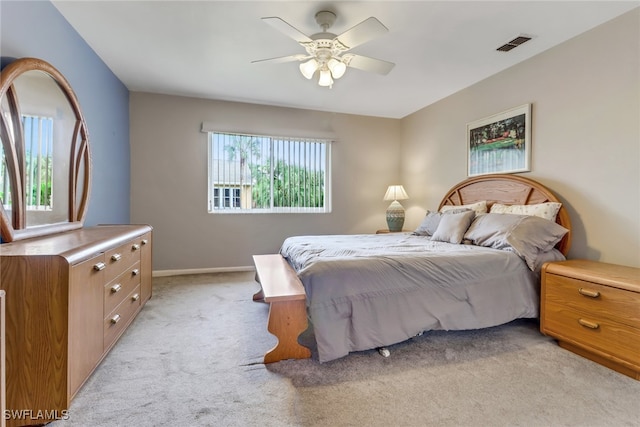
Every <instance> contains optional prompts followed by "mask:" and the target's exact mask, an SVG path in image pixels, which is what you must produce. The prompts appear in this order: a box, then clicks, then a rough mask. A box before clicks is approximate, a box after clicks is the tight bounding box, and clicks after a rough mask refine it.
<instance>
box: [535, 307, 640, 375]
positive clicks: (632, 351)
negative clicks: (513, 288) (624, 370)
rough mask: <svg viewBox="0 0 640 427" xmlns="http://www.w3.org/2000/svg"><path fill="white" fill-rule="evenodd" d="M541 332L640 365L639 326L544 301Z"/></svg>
mask: <svg viewBox="0 0 640 427" xmlns="http://www.w3.org/2000/svg"><path fill="white" fill-rule="evenodd" d="M544 325H545V326H544V327H545V330H544V332H545V333H548V334H549V335H552V336H554V337H556V338H558V339H560V340H565V341H569V342H574V343H576V344H581V345H582V346H585V347H587V348H594V349H598V350H600V351H601V352H603V353H607V354H612V355H615V357H618V358H620V359H624V360H626V361H628V362H631V363H633V364H635V365H640V329H636V328H632V327H630V326H628V325H625V324H622V323H619V322H615V321H612V320H610V319H607V318H602V317H598V316H597V314H594V313H586V312H581V311H579V310H574V309H572V308H569V307H568V306H566V305H564V306H563V305H562V304H558V303H554V302H549V301H547V304H546V307H545V318H544Z"/></svg>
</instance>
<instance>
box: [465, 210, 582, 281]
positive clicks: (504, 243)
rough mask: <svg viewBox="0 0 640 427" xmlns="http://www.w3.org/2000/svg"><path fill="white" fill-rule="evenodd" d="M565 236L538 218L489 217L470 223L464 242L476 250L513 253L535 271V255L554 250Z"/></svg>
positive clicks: (552, 224)
mask: <svg viewBox="0 0 640 427" xmlns="http://www.w3.org/2000/svg"><path fill="white" fill-rule="evenodd" d="M568 232H569V230H567V229H566V228H564V227H562V226H561V225H559V224H557V223H555V222H553V221H549V220H547V219H544V218H540V217H537V216H529V215H516V214H499V213H488V214H484V215H479V216H478V217H477V218H476V219H475V220H474V221H473V223H472V224H471V226H470V227H469V229H468V230H467V232H466V233H465V235H464V238H465V240H469V241H471V243H473V244H474V245H477V246H485V247H489V248H494V249H513V250H514V251H515V253H516V254H518V256H520V258H522V259H523V260H524V261H525V262H526V263H527V266H528V267H529V268H530V269H531V270H534V269H535V266H536V259H537V258H538V255H539V254H541V253H544V252H548V251H550V250H551V249H553V247H554V246H555V245H556V244H557V243H558V242H559V241H560V240H561V239H562V238H563V237H564V235H565V234H567V233H568Z"/></svg>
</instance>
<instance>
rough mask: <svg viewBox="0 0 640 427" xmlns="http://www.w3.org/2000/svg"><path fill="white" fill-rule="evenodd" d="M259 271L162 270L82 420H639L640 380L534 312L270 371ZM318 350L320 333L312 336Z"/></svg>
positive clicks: (82, 401) (93, 389) (98, 377)
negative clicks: (574, 345)
mask: <svg viewBox="0 0 640 427" xmlns="http://www.w3.org/2000/svg"><path fill="white" fill-rule="evenodd" d="M257 290H258V285H257V283H255V282H254V281H253V275H252V274H251V273H233V274H215V275H214V274H212V275H197V276H178V277H163V278H156V279H154V296H153V298H152V300H151V301H150V302H149V303H148V304H147V306H146V307H145V308H144V309H143V311H142V312H141V313H140V315H139V316H138V318H137V319H136V320H135V322H134V323H133V325H132V326H131V327H130V329H129V330H128V331H127V332H126V333H125V334H124V335H123V336H122V338H121V339H120V341H119V342H118V344H117V345H116V346H115V348H114V349H113V350H112V351H111V353H110V354H109V355H108V356H107V358H106V359H105V360H104V361H103V363H102V364H101V365H100V366H99V367H98V369H97V370H96V371H95V373H94V374H93V376H92V377H91V378H90V379H89V380H88V382H87V383H86V384H85V385H84V387H83V388H82V389H81V390H80V392H79V393H78V395H77V396H76V398H75V399H74V401H73V403H72V405H71V408H70V418H69V419H68V420H66V421H58V422H55V423H52V424H50V425H52V426H55V427H70V426H83V427H88V426H98V427H99V426H109V427H111V426H123V427H124V426H127V427H129V426H140V427H144V426H385V427H390V426H639V425H640V381H635V380H632V379H631V378H628V377H626V376H623V375H621V374H618V373H616V372H614V371H611V370H609V369H607V368H605V367H602V366H600V365H597V364H595V363H593V362H591V361H589V360H586V359H583V358H581V357H579V356H576V355H574V354H572V353H570V352H568V351H566V350H563V349H561V348H559V347H558V346H557V345H556V344H555V343H554V342H553V340H551V339H549V338H547V337H545V336H543V335H541V334H540V333H539V332H538V329H537V324H536V323H535V322H533V321H516V322H513V323H510V324H508V325H503V326H500V327H496V328H491V329H486V330H480V331H464V332H436V333H433V332H429V333H425V334H424V335H422V336H421V337H417V338H414V339H412V340H410V341H408V342H406V343H401V344H398V345H395V346H392V347H390V350H391V357H389V358H386V359H385V358H383V357H381V356H380V355H378V353H377V352H375V351H367V352H360V353H354V354H351V355H349V356H347V357H345V358H342V359H339V360H336V361H333V362H329V363H325V364H319V363H318V362H317V361H316V360H314V359H313V358H312V359H307V360H291V361H282V362H278V363H274V364H271V365H268V366H265V365H263V364H262V363H261V361H262V357H263V354H264V352H265V351H267V350H268V349H270V348H271V347H272V346H273V345H274V343H275V338H273V337H272V336H271V335H269V333H268V332H267V331H266V319H267V312H268V306H267V305H265V304H262V303H254V302H252V301H251V295H252V294H253V293H254V292H255V291H257ZM302 340H303V341H304V342H305V343H308V344H310V345H312V343H313V335H312V334H311V333H310V332H309V331H308V332H307V333H305V334H304V335H303V337H302Z"/></svg>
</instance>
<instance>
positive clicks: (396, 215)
mask: <svg viewBox="0 0 640 427" xmlns="http://www.w3.org/2000/svg"><path fill="white" fill-rule="evenodd" d="M408 198H409V196H408V195H407V192H406V191H404V188H403V187H402V185H390V186H389V188H387V193H386V194H385V195H384V200H393V201H392V202H391V204H390V205H389V207H388V208H387V227H389V231H402V226H403V225H404V208H403V207H402V205H401V204H400V203H399V202H398V200H406V199H408Z"/></svg>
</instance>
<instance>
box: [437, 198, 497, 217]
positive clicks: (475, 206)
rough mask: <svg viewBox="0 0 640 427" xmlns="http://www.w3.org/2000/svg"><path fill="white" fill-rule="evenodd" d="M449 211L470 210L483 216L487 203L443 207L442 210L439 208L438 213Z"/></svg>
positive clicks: (483, 201)
mask: <svg viewBox="0 0 640 427" xmlns="http://www.w3.org/2000/svg"><path fill="white" fill-rule="evenodd" d="M451 209H471V210H472V211H475V212H476V214H483V213H487V201H486V200H482V201H480V202H476V203H471V204H468V205H458V206H456V205H444V206H443V207H442V208H440V212H446V211H448V210H451Z"/></svg>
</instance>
